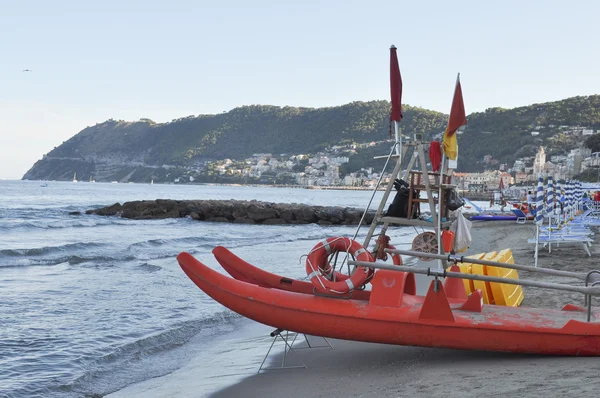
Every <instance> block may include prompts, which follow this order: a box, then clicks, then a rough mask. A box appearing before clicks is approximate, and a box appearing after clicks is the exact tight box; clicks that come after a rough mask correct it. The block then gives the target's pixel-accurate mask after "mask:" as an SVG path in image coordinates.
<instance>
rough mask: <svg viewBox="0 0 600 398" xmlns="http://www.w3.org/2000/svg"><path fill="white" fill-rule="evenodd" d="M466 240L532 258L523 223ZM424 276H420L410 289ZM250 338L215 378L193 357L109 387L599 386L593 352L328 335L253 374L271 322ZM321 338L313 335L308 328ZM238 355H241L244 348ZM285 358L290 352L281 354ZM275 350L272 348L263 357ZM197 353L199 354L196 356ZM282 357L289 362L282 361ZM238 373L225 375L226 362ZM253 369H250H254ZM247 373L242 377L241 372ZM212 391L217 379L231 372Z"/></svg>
mask: <svg viewBox="0 0 600 398" xmlns="http://www.w3.org/2000/svg"><path fill="white" fill-rule="evenodd" d="M472 233H473V243H472V245H471V247H470V248H469V250H468V252H467V254H473V253H479V252H487V251H492V250H501V249H504V248H511V249H512V251H513V255H514V258H515V262H516V263H519V264H525V265H533V253H534V245H533V244H528V243H527V239H528V238H530V237H533V236H534V234H535V227H534V225H532V224H531V223H529V224H527V225H518V224H515V223H514V222H488V223H484V222H482V223H475V224H474V225H473V230H472ZM597 242H598V238H596V244H595V245H593V246H592V248H591V251H592V257H588V256H587V254H586V253H585V252H584V250H583V249H582V248H581V247H580V246H576V245H569V246H565V245H561V247H558V248H555V247H553V248H552V253H551V254H549V253H548V251H547V249H541V250H540V257H539V266H540V267H547V268H554V269H563V270H570V271H589V270H592V269H599V268H600V265H598V263H597V260H596V259H597V258H598V253H600V246H599V245H598V244H597ZM519 275H520V277H521V278H523V279H524V278H528V279H536V280H543V281H548V282H560V283H569V284H578V283H579V282H577V281H573V280H570V279H565V278H560V277H552V276H542V275H540V274H530V273H526V272H520V273H519ZM427 285H428V280H427V278H425V279H423V278H420V283H419V289H421V291H422V289H425V287H426V286H427ZM524 291H525V300H524V302H523V303H522V305H523V306H529V307H549V308H562V307H563V306H564V305H565V304H567V303H573V304H577V305H583V296H582V295H580V294H577V293H569V292H562V291H555V290H542V289H537V288H524ZM257 327H260V328H263V329H264V335H265V337H264V338H261V339H259V340H257V341H256V346H257V351H256V355H255V356H254V358H255V359H256V362H255V363H244V364H239V363H236V360H235V359H236V358H235V355H233V356H231V358H229V359H228V360H222V359H219V358H214V362H213V358H209V361H210V362H212V363H213V364H214V366H222V375H223V376H222V378H221V380H218V381H215V383H213V384H212V385H206V384H202V385H199V384H198V383H195V382H194V379H195V374H196V375H197V373H195V372H199V371H201V370H202V368H201V366H200V365H197V366H189V367H186V368H185V369H180V370H178V371H176V372H174V373H172V374H170V375H167V376H165V377H162V378H156V379H153V380H150V381H147V382H144V383H140V384H137V385H134V386H130V387H128V388H126V389H124V390H121V391H119V392H117V393H115V394H113V395H111V396H114V397H133V396H140V397H141V396H146V397H147V396H153V397H175V396H177V397H184V396H185V397H201V396H212V397H376V396H377V397H414V396H426V397H438V396H463V397H464V396H467V397H470V396H482V395H485V396H515V397H516V396H538V395H540V394H543V395H546V396H576V395H577V396H582V397H588V396H597V395H598V394H599V393H600V392H599V391H600V376H599V373H600V361H599V360H598V358H583V357H582V358H579V357H549V356H539V355H516V354H509V353H490V352H479V351H462V350H452V349H440V348H422V347H407V346H391V345H382V344H369V343H358V342H352V341H341V340H335V339H330V340H329V342H330V343H331V345H332V346H333V347H334V348H333V349H331V348H312V349H302V350H295V351H294V355H297V356H298V357H297V358H300V359H301V360H302V361H303V362H304V363H305V364H306V369H304V368H296V369H285V370H271V371H266V372H262V373H260V374H256V370H258V367H259V366H260V362H261V361H262V356H264V353H266V351H267V349H268V348H269V345H270V342H271V339H270V338H269V336H268V333H269V332H270V331H271V330H272V328H270V327H266V326H258V325H257ZM311 342H312V343H313V344H317V345H318V344H321V343H322V340H321V339H319V338H315V337H313V338H311ZM245 358H247V357H245ZM292 359H293V358H290V361H291V360H292ZM279 360H280V358H277V357H276V356H274V357H272V361H279ZM204 362H206V361H204ZM289 363H290V364H291V363H292V362H289ZM239 369H245V371H244V372H241V373H242V374H241V375H240V374H236V375H233V376H235V377H233V376H232V374H231V373H232V372H234V373H238V370H239ZM253 373H254V374H253ZM243 376H246V377H245V378H242V379H241V380H240V378H241V377H243ZM236 381H239V382H237V383H235V384H233V385H230V386H228V387H226V388H222V389H220V390H219V391H216V392H215V391H213V390H214V389H215V387H217V386H218V385H224V384H227V383H228V382H236Z"/></svg>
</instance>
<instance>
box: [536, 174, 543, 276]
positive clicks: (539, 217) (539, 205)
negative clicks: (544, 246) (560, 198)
mask: <svg viewBox="0 0 600 398" xmlns="http://www.w3.org/2000/svg"><path fill="white" fill-rule="evenodd" d="M534 222H535V223H536V227H535V255H534V257H535V266H536V267H537V265H538V253H539V245H540V226H541V225H542V224H543V223H544V179H543V178H542V176H539V177H538V185H537V195H536V201H535V220H534Z"/></svg>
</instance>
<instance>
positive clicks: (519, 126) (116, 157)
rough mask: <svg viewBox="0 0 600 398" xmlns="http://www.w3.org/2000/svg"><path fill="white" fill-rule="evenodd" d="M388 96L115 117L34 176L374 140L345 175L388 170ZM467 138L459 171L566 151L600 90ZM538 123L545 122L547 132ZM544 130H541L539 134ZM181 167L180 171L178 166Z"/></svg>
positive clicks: (118, 171) (481, 122)
mask: <svg viewBox="0 0 600 398" xmlns="http://www.w3.org/2000/svg"><path fill="white" fill-rule="evenodd" d="M389 111H390V103H389V102H388V101H370V102H353V103H350V104H346V105H343V106H337V107H329V108H318V109H315V108H296V107H277V106H267V105H252V106H242V107H239V108H235V109H233V110H231V111H229V112H226V113H221V114H218V115H200V116H189V117H184V118H180V119H176V120H173V121H172V122H169V123H155V122H153V121H152V120H150V119H142V120H139V121H137V122H126V121H117V120H108V121H106V122H103V123H99V124H97V125H95V126H91V127H87V128H85V129H84V130H82V131H81V132H79V133H78V134H76V135H75V136H74V137H72V138H71V139H69V140H68V141H66V142H64V143H63V144H62V145H60V146H58V147H56V148H54V149H53V150H52V151H50V152H49V153H48V154H47V155H46V156H45V157H44V158H43V159H41V160H40V161H38V162H37V163H36V164H35V165H34V166H33V167H32V169H31V170H29V171H28V172H27V173H26V174H25V176H24V178H26V179H71V178H72V177H73V173H74V172H78V176H80V177H81V179H87V178H88V177H87V176H88V175H90V176H91V175H93V176H94V178H95V179H97V180H111V179H123V178H128V179H129V180H133V181H136V180H138V181H148V179H149V178H157V179H163V178H164V179H168V178H170V177H169V175H171V174H173V175H174V173H175V172H174V170H178V169H180V168H183V169H185V168H190V167H202V166H203V165H204V164H205V163H206V161H211V160H220V159H226V158H228V159H232V160H238V161H242V160H244V159H246V158H248V157H250V156H252V154H254V153H272V154H274V155H280V154H288V155H294V154H311V153H316V152H319V151H322V150H326V149H328V148H330V147H332V146H334V145H348V144H352V143H356V144H361V143H362V144H364V143H368V142H373V141H378V142H380V143H379V145H375V146H361V148H364V149H362V150H361V149H359V150H358V151H357V152H355V153H353V155H352V156H351V158H350V163H348V164H346V165H344V167H343V170H342V172H351V171H353V169H354V168H356V167H368V166H375V167H381V161H374V160H373V159H372V155H381V154H384V153H387V152H388V151H389V142H388V143H385V141H386V140H387V139H388V138H389V128H390V127H389ZM403 112H404V119H403V120H402V122H401V129H402V133H403V134H404V135H405V136H409V137H412V135H413V134H414V133H419V134H422V135H423V137H424V139H426V140H430V139H432V138H434V137H439V136H440V134H441V133H442V132H443V130H444V128H445V126H446V123H447V117H448V116H447V115H445V114H442V113H439V112H435V111H431V110H427V109H423V108H417V107H411V106H409V105H404V106H403ZM467 121H468V125H467V126H466V128H465V129H464V132H463V133H462V134H461V135H459V170H460V171H479V170H482V169H483V167H484V165H483V163H482V159H483V156H485V155H487V154H491V155H493V157H494V158H496V159H498V160H499V161H500V162H502V163H509V164H511V162H512V161H514V159H515V158H516V157H519V156H526V155H531V154H533V153H535V151H536V150H537V147H539V146H540V145H544V146H546V147H547V153H549V154H550V155H551V154H553V153H563V152H564V151H566V150H568V149H570V148H572V147H575V146H576V145H578V141H577V140H574V139H573V138H572V137H568V136H566V135H563V136H561V131H560V129H559V126H563V125H568V126H585V127H587V128H592V129H600V96H597V95H595V96H589V97H574V98H569V99H565V100H562V101H556V102H549V103H544V104H534V105H530V106H526V107H520V108H514V109H502V108H491V109H488V110H486V111H485V112H478V113H472V114H470V115H468V116H467ZM538 127H540V128H539V129H538ZM534 129H537V130H539V133H540V134H539V135H537V136H532V135H531V132H532V131H533V130H534ZM169 170H172V171H173V173H171V172H169Z"/></svg>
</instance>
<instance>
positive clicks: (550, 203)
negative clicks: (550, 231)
mask: <svg viewBox="0 0 600 398" xmlns="http://www.w3.org/2000/svg"><path fill="white" fill-rule="evenodd" d="M554 207H555V203H554V181H553V179H552V176H548V181H547V182H546V214H548V217H550V216H551V215H552V212H553V211H554Z"/></svg>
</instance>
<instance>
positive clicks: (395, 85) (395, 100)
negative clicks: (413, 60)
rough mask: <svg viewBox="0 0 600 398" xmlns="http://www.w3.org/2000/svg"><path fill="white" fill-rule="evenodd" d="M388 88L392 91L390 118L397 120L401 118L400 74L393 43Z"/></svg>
mask: <svg viewBox="0 0 600 398" xmlns="http://www.w3.org/2000/svg"><path fill="white" fill-rule="evenodd" d="M390 88H391V93H392V116H391V118H390V120H392V121H396V122H399V121H401V120H402V77H401V76H400V66H398V55H397V54H396V46H394V45H392V47H390Z"/></svg>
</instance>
